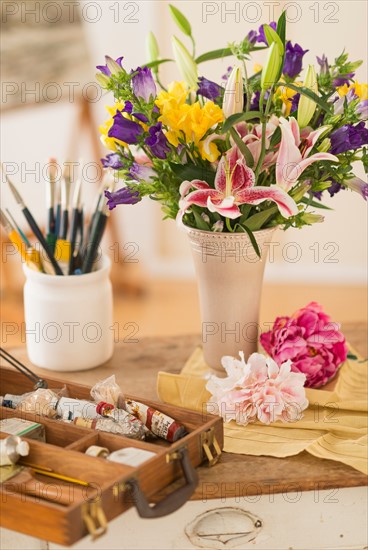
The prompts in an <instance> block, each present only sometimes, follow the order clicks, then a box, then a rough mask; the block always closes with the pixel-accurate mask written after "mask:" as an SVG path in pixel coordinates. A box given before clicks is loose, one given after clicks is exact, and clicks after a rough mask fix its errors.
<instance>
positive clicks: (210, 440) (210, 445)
mask: <svg viewBox="0 0 368 550" xmlns="http://www.w3.org/2000/svg"><path fill="white" fill-rule="evenodd" d="M201 443H202V448H203V451H204V453H205V455H206V457H207V460H208V466H214V465H215V464H216V462H217V461H218V459H219V458H220V456H221V452H222V451H221V448H220V445H219V444H218V441H217V439H216V436H215V430H214V428H210V429H209V430H207V431H206V432H203V433H202V434H201Z"/></svg>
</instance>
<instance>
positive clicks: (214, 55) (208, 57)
mask: <svg viewBox="0 0 368 550" xmlns="http://www.w3.org/2000/svg"><path fill="white" fill-rule="evenodd" d="M229 55H233V52H232V50H231V48H221V49H220V50H212V51H211V52H207V53H204V54H202V55H200V56H199V57H197V59H196V60H195V62H196V63H197V65H199V63H203V62H204V61H212V60H213V59H220V58H221V57H229Z"/></svg>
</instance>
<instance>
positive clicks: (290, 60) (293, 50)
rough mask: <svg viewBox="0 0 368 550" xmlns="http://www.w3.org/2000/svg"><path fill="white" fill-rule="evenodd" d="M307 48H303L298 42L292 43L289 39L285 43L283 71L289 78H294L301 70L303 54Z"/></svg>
mask: <svg viewBox="0 0 368 550" xmlns="http://www.w3.org/2000/svg"><path fill="white" fill-rule="evenodd" d="M308 51H309V50H303V48H302V47H301V46H299V44H295V46H293V45H292V43H291V42H290V40H289V41H288V42H287V43H286V49H285V63H284V68H283V71H282V72H283V73H284V74H285V75H287V76H289V77H290V78H295V77H296V76H297V75H298V74H299V73H300V72H301V70H302V64H303V56H304V55H305V54H306V53H307V52H308Z"/></svg>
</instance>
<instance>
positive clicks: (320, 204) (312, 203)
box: [300, 197, 333, 210]
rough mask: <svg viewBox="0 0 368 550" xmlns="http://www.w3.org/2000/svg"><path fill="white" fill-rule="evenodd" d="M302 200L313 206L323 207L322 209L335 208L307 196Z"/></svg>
mask: <svg viewBox="0 0 368 550" xmlns="http://www.w3.org/2000/svg"><path fill="white" fill-rule="evenodd" d="M300 202H302V203H303V204H307V205H308V206H313V208H322V210H333V208H330V207H329V206H326V205H325V204H322V203H321V202H317V201H314V200H310V199H307V197H303V198H302V200H301V201H300Z"/></svg>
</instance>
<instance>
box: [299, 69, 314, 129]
mask: <svg viewBox="0 0 368 550" xmlns="http://www.w3.org/2000/svg"><path fill="white" fill-rule="evenodd" d="M303 86H304V88H308V89H309V90H311V91H312V92H314V93H315V94H317V93H318V83H317V75H316V71H315V68H314V67H313V65H309V66H308V70H307V74H306V77H305V80H304V84H303ZM316 107H317V104H316V103H315V101H313V99H310V98H309V97H307V96H305V95H302V94H300V99H299V105H298V117H297V118H298V124H299V126H300V128H305V127H306V126H308V124H309V122H310V120H311V118H312V116H313V115H314V111H315V110H316Z"/></svg>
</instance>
